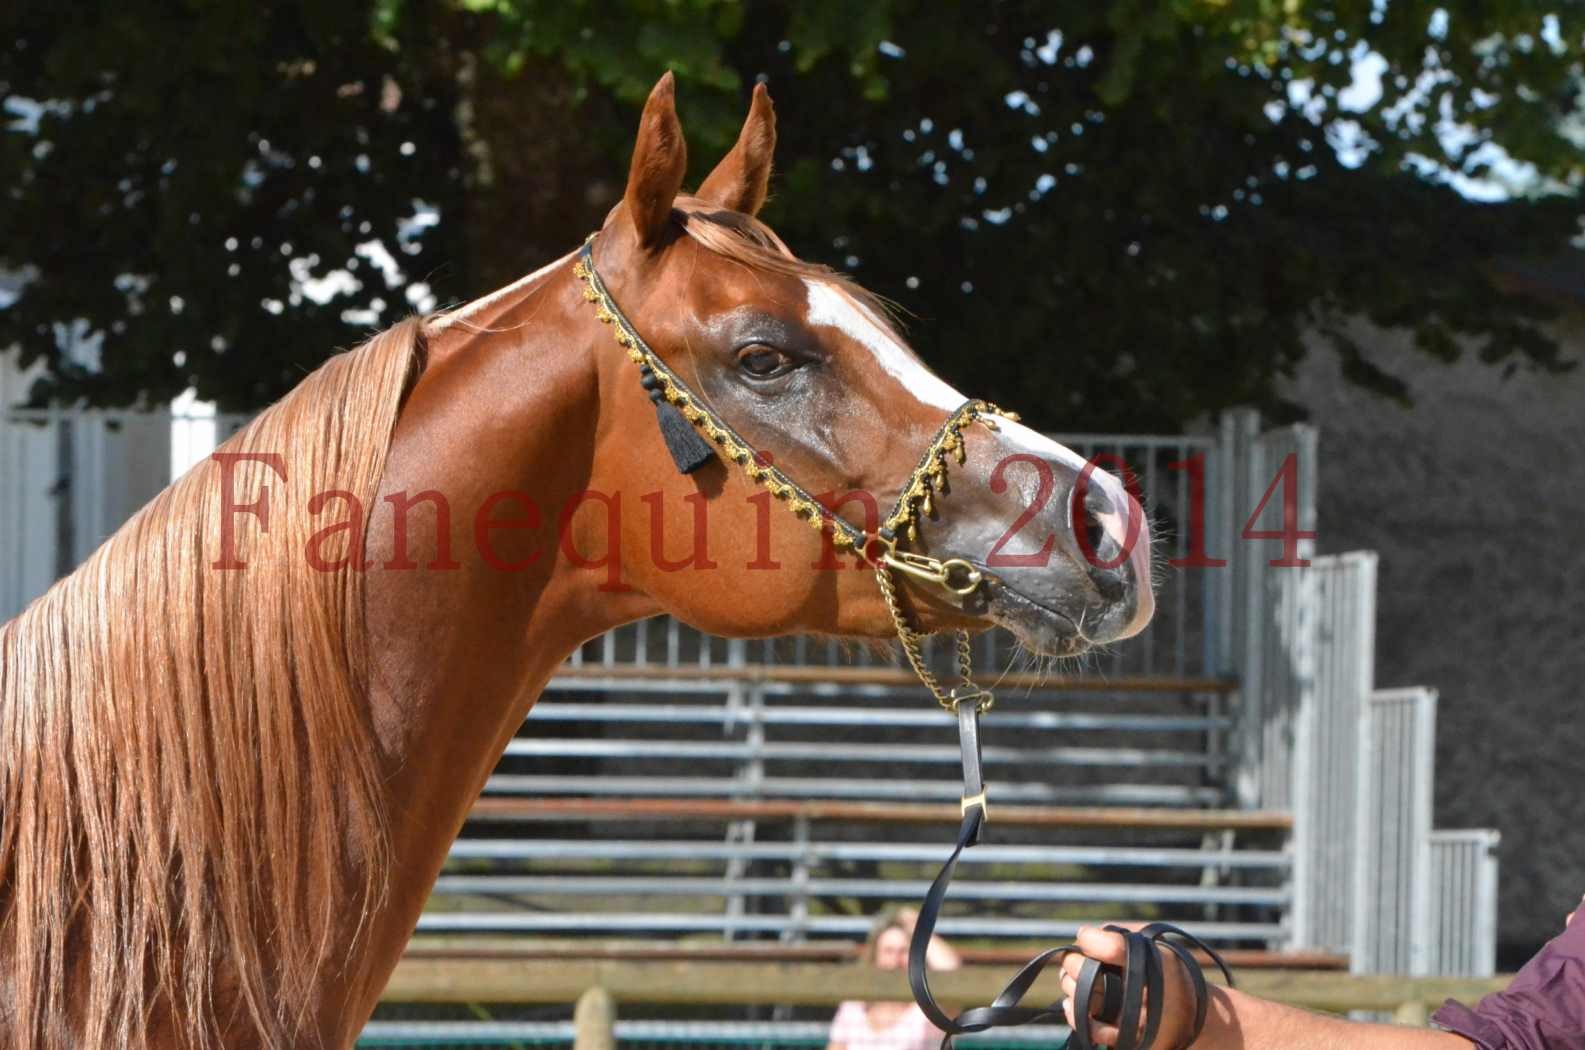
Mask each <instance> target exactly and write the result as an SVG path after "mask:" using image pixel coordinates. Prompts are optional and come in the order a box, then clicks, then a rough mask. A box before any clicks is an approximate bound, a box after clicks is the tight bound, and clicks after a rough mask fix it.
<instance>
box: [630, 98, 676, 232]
mask: <svg viewBox="0 0 1585 1050" xmlns="http://www.w3.org/2000/svg"><path fill="white" fill-rule="evenodd" d="M687 169H688V145H687V143H685V142H684V141H683V138H682V124H681V123H680V122H679V121H678V120H677V90H676V83H675V81H674V80H673V79H672V75H671V71H670V70H668V71H667V72H666V74H665V75H664V76H662V77H661V78H660V80H658V81H656V83H655V87H654V88H653V89H652V90H651V91H650V93H649V101H647V102H645V103H644V115H643V116H642V117H640V118H639V123H638V141H637V142H635V143H634V144H633V164H632V167H631V168H629V169H628V173H627V192H626V193H624V194H623V195H622V199H623V200H624V201H626V202H627V213H628V215H629V216H630V217H631V218H632V220H633V225H634V227H635V228H636V229H637V230H638V240H639V243H640V244H642V245H643V246H644V247H646V248H653V247H654V246H655V245H657V244H659V243H660V240H661V238H662V236H663V235H664V234H665V232H666V228H667V226H668V224H669V223H670V222H671V204H672V201H673V200H675V199H676V197H677V194H678V193H679V192H680V191H681V190H682V177H683V174H684V173H685V172H686V171H687Z"/></svg>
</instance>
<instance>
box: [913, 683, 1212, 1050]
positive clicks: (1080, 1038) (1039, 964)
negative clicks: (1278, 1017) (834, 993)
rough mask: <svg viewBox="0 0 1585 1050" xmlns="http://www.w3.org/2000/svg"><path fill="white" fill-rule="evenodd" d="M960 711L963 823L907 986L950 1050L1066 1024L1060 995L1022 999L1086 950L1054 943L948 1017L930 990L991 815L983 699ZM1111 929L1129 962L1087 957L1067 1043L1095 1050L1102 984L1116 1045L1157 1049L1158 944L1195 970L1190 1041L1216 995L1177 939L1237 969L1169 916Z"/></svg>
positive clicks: (920, 929) (1125, 1049)
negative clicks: (953, 899)
mask: <svg viewBox="0 0 1585 1050" xmlns="http://www.w3.org/2000/svg"><path fill="white" fill-rule="evenodd" d="M954 710H955V711H956V713H957V717H958V740H959V742H960V744H961V748H962V753H963V823H962V824H961V825H960V826H959V827H958V838H957V843H956V844H955V845H954V847H953V849H952V855H951V856H949V857H948V858H947V862H946V863H945V864H944V865H942V867H941V873H940V874H939V875H937V876H936V879H935V881H934V882H932V883H931V884H930V889H929V891H928V892H927V893H926V894H925V899H924V901H923V902H922V903H921V904H920V906H919V918H918V921H917V922H916V923H915V925H914V934H913V940H912V942H911V943H910V944H909V949H908V984H909V987H910V988H912V989H913V993H914V1001H915V1002H916V1003H918V1004H919V1009H920V1010H921V1011H923V1013H924V1015H925V1016H926V1017H927V1018H929V1019H930V1023H931V1024H933V1025H935V1026H936V1027H937V1028H939V1029H941V1031H943V1032H945V1033H946V1038H945V1039H943V1040H942V1043H941V1046H942V1050H951V1047H952V1037H953V1036H955V1035H964V1034H966V1033H970V1032H983V1031H986V1030H987V1029H990V1028H1004V1027H1012V1026H1016V1025H1025V1024H1035V1023H1039V1022H1042V1021H1045V1022H1052V1023H1063V1022H1065V1021H1066V1018H1065V1017H1064V1015H1063V1012H1062V1002H1061V1000H1060V999H1059V1000H1058V1001H1056V1002H1054V1003H1051V1004H1050V1005H1048V1006H1023V1005H1021V1003H1022V1001H1023V998H1024V996H1025V995H1026V994H1027V993H1028V992H1029V990H1030V988H1032V987H1033V986H1034V983H1035V981H1036V979H1038V978H1039V977H1040V975H1041V973H1042V972H1043V971H1044V970H1045V969H1046V967H1047V966H1049V965H1050V964H1051V963H1052V962H1057V963H1059V964H1060V963H1061V961H1062V959H1063V958H1065V957H1066V956H1067V955H1068V954H1070V953H1072V954H1080V955H1082V954H1083V953H1082V952H1080V951H1079V947H1078V945H1075V944H1068V945H1063V946H1062V947H1060V948H1049V949H1047V950H1046V951H1043V952H1041V953H1040V954H1039V955H1037V956H1035V957H1034V958H1033V959H1031V960H1029V962H1027V963H1025V964H1024V966H1023V967H1022V968H1021V969H1020V970H1019V971H1018V973H1016V974H1015V975H1014V976H1013V979H1012V980H1010V981H1008V982H1007V985H1006V986H1005V987H1004V988H1003V989H1002V991H1001V992H1000V994H998V995H997V996H996V998H995V999H994V1000H993V1001H992V1002H991V1004H990V1005H988V1006H976V1007H970V1008H969V1009H966V1010H964V1011H963V1012H962V1013H960V1014H958V1016H957V1017H949V1016H947V1012H946V1011H945V1010H944V1009H942V1007H941V1004H940V1003H938V1002H936V998H935V996H934V995H933V994H932V993H931V991H930V980H929V977H928V973H927V969H926V965H925V960H926V956H927V954H928V952H929V948H930V938H931V937H932V936H934V934H935V929H936V922H937V921H938V920H939V919H940V917H941V906H942V904H943V903H945V901H946V896H947V887H948V886H950V885H951V884H952V876H953V874H954V873H955V872H956V870H957V866H958V860H959V859H960V858H961V857H962V856H963V851H964V850H966V849H968V848H970V847H972V846H975V845H978V844H979V842H980V835H981V832H982V831H983V830H984V827H985V821H986V818H987V808H986V799H985V778H984V775H983V772H982V769H981V755H980V708H979V702H978V697H977V696H975V697H964V698H963V699H962V700H961V701H959V702H958V703H957V704H956V705H955V708H954ZM1105 929H1107V930H1108V931H1110V932H1112V933H1118V934H1121V935H1122V937H1123V943H1124V948H1125V959H1124V965H1123V966H1121V967H1118V966H1110V965H1103V964H1101V963H1099V962H1096V961H1095V960H1094V959H1089V958H1086V959H1085V960H1084V965H1083V966H1082V967H1081V968H1080V970H1079V976H1078V980H1077V981H1076V982H1075V987H1074V990H1073V1001H1074V1003H1075V1004H1076V1008H1075V1010H1074V1020H1075V1024H1074V1028H1073V1034H1072V1035H1071V1036H1070V1037H1069V1039H1068V1042H1067V1047H1068V1048H1069V1050H1097V1044H1096V1043H1095V1041H1094V1038H1093V1036H1092V1032H1091V1025H1092V1018H1091V1016H1090V1012H1089V1010H1090V1004H1091V1002H1092V1001H1093V998H1094V996H1095V993H1096V991H1097V990H1099V992H1100V996H1101V1002H1102V1006H1101V1014H1100V1018H1099V1019H1100V1020H1102V1021H1104V1022H1106V1023H1108V1024H1112V1025H1115V1026H1116V1027H1117V1028H1118V1032H1119V1034H1118V1037H1117V1042H1116V1043H1115V1044H1113V1045H1112V1050H1152V1044H1153V1043H1154V1042H1155V1040H1156V1035H1157V1034H1158V1033H1159V1031H1160V1029H1161V1000H1162V993H1163V990H1164V988H1165V977H1164V974H1163V970H1162V964H1161V954H1160V951H1159V950H1158V949H1165V950H1167V951H1170V952H1172V953H1173V955H1174V956H1175V957H1176V958H1177V960H1178V961H1179V962H1180V963H1181V964H1182V966H1183V969H1184V972H1185V973H1187V974H1188V976H1189V981H1190V985H1191V986H1192V988H1193V991H1194V1030H1193V1032H1192V1033H1191V1034H1190V1037H1189V1042H1191V1043H1192V1042H1193V1041H1194V1040H1195V1039H1197V1038H1198V1037H1199V1035H1200V1031H1201V1029H1203V1028H1204V1026H1205V1017H1206V1012H1207V1009H1208V1006H1209V1001H1210V996H1209V992H1208V989H1207V987H1206V983H1205V976H1204V974H1202V973H1201V971H1200V964H1199V962H1198V961H1197V960H1196V959H1195V958H1194V956H1193V955H1192V954H1191V953H1190V952H1189V949H1188V948H1186V947H1184V946H1183V944H1180V943H1178V942H1179V941H1184V942H1187V943H1188V944H1190V945H1193V946H1194V947H1196V948H1198V949H1200V950H1201V951H1203V952H1205V953H1206V954H1207V955H1209V956H1210V957H1211V959H1212V961H1214V962H1215V963H1216V965H1217V966H1218V967H1219V968H1220V969H1221V971H1222V974H1223V976H1225V977H1226V978H1227V983H1228V984H1229V985H1231V984H1232V983H1233V975H1232V974H1231V973H1230V972H1229V971H1228V969H1227V965H1226V964H1225V963H1224V962H1223V961H1222V957H1221V956H1219V955H1217V954H1216V952H1214V951H1212V950H1211V949H1210V948H1209V947H1207V946H1206V945H1205V944H1203V943H1202V942H1201V941H1200V940H1199V938H1197V937H1195V936H1194V935H1193V934H1190V933H1185V932H1184V931H1183V930H1180V929H1178V928H1177V927H1176V926H1171V925H1169V924H1167V923H1164V922H1153V923H1150V924H1149V925H1147V926H1145V927H1143V928H1141V929H1139V930H1137V931H1135V930H1128V929H1126V928H1124V927H1121V926H1107V927H1105ZM1141 1022H1143V1028H1141Z"/></svg>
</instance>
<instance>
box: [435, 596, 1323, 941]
mask: <svg viewBox="0 0 1585 1050" xmlns="http://www.w3.org/2000/svg"><path fill="white" fill-rule="evenodd" d="M1007 644H1008V643H1007V640H1006V639H1005V638H997V637H995V636H990V637H987V638H986V639H984V640H982V641H981V642H980V643H979V645H980V647H981V649H982V653H981V654H980V655H981V656H982V660H981V663H982V665H984V666H994V665H995V661H999V660H1001V659H1002V658H1003V657H1004V656H1005V652H1006V650H1005V647H1006V646H1007ZM796 645H797V643H795V642H792V641H786V640H784V641H781V642H777V643H769V642H766V643H761V642H741V641H737V642H726V641H723V640H719V639H707V638H701V637H700V636H698V635H696V634H694V633H693V632H691V631H690V630H688V629H687V628H684V627H682V626H681V625H678V624H677V623H675V622H674V621H670V620H666V619H664V618H662V619H658V620H655V621H651V622H649V623H646V624H640V625H634V626H632V627H629V628H625V629H624V630H623V631H622V632H617V633H616V635H615V636H614V637H612V636H607V637H606V638H604V639H600V640H597V641H596V642H594V643H591V645H589V646H587V647H585V650H584V651H583V652H581V653H580V654H578V655H577V656H576V657H575V658H574V660H573V661H572V662H570V663H569V664H568V665H567V666H566V667H565V668H564V672H563V673H562V674H561V675H559V676H558V677H557V678H556V679H555V680H553V682H552V683H551V686H550V688H549V689H548V690H547V692H546V694H545V696H544V697H542V699H541V700H540V702H539V704H538V705H537V706H536V708H535V710H534V712H533V713H532V715H531V716H530V718H529V719H528V721H527V723H526V724H525V727H524V730H523V732H522V733H521V734H520V735H519V736H518V737H517V738H516V739H514V740H513V741H512V742H511V743H510V744H509V745H508V747H507V750H506V754H505V756H504V757H503V759H502V762H501V764H500V767H499V768H498V770H497V772H496V774H495V775H494V776H493V777H492V778H491V779H490V781H489V783H488V785H487V787H486V789H485V793H484V796H483V797H482V798H481V799H480V801H479V803H478V805H477V807H476V808H475V810H474V813H473V817H472V819H471V820H470V822H469V824H468V827H467V828H466V830H465V832H464V834H463V836H462V837H461V838H460V839H459V840H458V842H457V843H456V844H455V846H454V847H453V850H452V854H451V859H450V862H449V864H448V866H447V869H446V871H445V872H444V874H442V876H441V878H440V881H439V883H438V884H437V886H436V888H435V894H434V897H433V898H432V901H431V906H430V908H429V910H428V911H427V912H426V913H425V915H424V916H423V918H422V919H421V920H420V923H419V927H418V933H419V935H420V945H421V944H422V938H423V937H424V936H426V935H455V934H463V933H467V934H478V933H496V934H502V933H514V934H525V935H534V936H540V937H545V936H569V935H579V936H607V937H609V936H645V937H670V938H677V937H683V938H692V939H695V940H699V939H710V940H715V941H719V942H720V943H722V944H726V943H728V942H743V941H769V942H772V943H774V944H781V945H798V944H805V943H809V942H811V941H813V942H818V941H821V940H823V939H832V938H836V939H841V940H842V941H844V942H845V943H847V944H849V945H851V944H852V943H854V942H855V941H856V940H858V939H861V938H862V937H863V935H864V934H865V932H866V931H867V930H868V928H869V926H870V923H871V921H872V920H871V916H872V914H873V913H874V912H875V911H876V910H878V909H879V908H881V907H883V906H884V905H886V904H892V903H904V902H915V901H917V900H918V899H919V898H920V897H921V896H922V895H923V893H924V890H925V888H926V887H927V886H928V884H929V881H930V879H931V878H932V877H933V876H934V874H935V870H936V868H937V867H939V865H940V863H941V861H942V860H943V859H944V857H945V854H946V852H947V848H948V845H949V843H950V840H951V836H952V833H953V830H954V829H955V827H956V823H957V820H958V815H959V813H958V806H957V797H958V794H959V785H958V782H957V777H958V762H959V756H958V748H957V741H956V736H955V731H954V727H953V723H952V720H951V718H950V716H948V715H947V714H946V713H945V712H943V711H942V710H940V709H939V708H938V707H937V706H936V705H935V704H934V703H933V702H932V701H931V700H930V699H929V698H928V696H926V695H924V694H923V693H922V691H921V690H920V689H919V688H918V687H917V685H916V684H915V683H914V682H913V679H912V677H911V675H910V674H909V673H908V672H906V671H905V670H902V669H899V668H897V667H895V666H892V665H890V664H888V663H884V662H881V660H880V659H877V658H876V657H875V656H874V655H873V654H871V653H869V652H868V651H864V652H862V653H859V654H852V653H850V652H847V651H845V650H842V649H840V648H839V647H835V646H826V645H825V644H824V643H808V642H806V643H804V645H803V651H802V652H801V653H799V652H798V651H797V648H796ZM997 647H1002V648H1001V650H998V648H997ZM701 654H705V655H701ZM640 656H642V657H643V659H640V658H639V657H640ZM657 657H658V659H657ZM777 658H780V659H781V661H782V662H775V661H776V660H777ZM794 659H796V660H797V662H793V661H794ZM1004 665H1005V664H1004ZM997 692H998V696H999V700H998V704H997V707H996V709H994V710H993V711H991V712H989V713H988V714H987V715H986V716H985V722H984V725H985V762H986V767H987V774H988V776H989V778H990V794H989V799H990V803H991V814H992V835H991V838H990V840H989V841H988V842H987V843H986V844H984V845H981V846H979V847H977V848H976V849H974V850H972V851H970V852H969V853H967V854H966V855H965V857H964V860H963V864H962V869H961V870H962V872H963V875H962V877H961V880H960V882H959V883H958V884H957V886H955V888H954V891H953V895H952V900H953V901H954V902H957V903H956V904H954V905H953V906H952V907H951V908H950V909H949V911H948V912H947V914H946V916H945V918H944V919H943V921H942V923H941V925H940V929H941V932H942V933H943V934H945V935H947V936H950V937H954V938H957V939H968V940H972V941H973V942H975V943H976V944H977V945H978V946H979V947H981V948H984V949H987V950H991V949H994V948H995V946H997V945H1000V944H1003V943H1006V942H1020V941H1025V940H1031V939H1041V940H1046V941H1050V940H1051V939H1053V938H1063V937H1071V935H1072V934H1073V932H1074V931H1075V930H1076V929H1077V928H1078V926H1080V925H1082V924H1084V923H1086V922H1091V921H1095V920H1097V919H1127V918H1138V919H1150V918H1164V919H1170V920H1172V921H1175V922H1178V923H1180V924H1182V925H1184V926H1185V927H1186V928H1188V929H1191V930H1194V931H1195V932H1196V933H1198V934H1200V935H1201V936H1202V937H1204V938H1205V939H1207V940H1209V941H1213V942H1217V943H1220V944H1222V945H1224V946H1231V947H1242V948H1249V949H1267V948H1274V947H1277V946H1278V945H1280V944H1281V942H1282V941H1283V939H1284V938H1285V936H1286V930H1285V927H1284V916H1285V914H1286V910H1287V905H1288V899H1289V891H1288V888H1287V887H1288V882H1289V878H1288V868H1289V863H1290V860H1289V856H1288V853H1287V851H1286V842H1287V834H1288V831H1289V828H1290V826H1291V821H1290V820H1289V818H1288V816H1287V815H1286V814H1283V813H1267V812H1261V811H1252V810H1239V809H1230V808H1227V805H1228V801H1229V799H1230V798H1231V785H1230V782H1229V769H1228V763H1227V760H1226V755H1225V748H1224V743H1225V741H1226V740H1227V739H1228V738H1229V736H1230V734H1231V729H1232V721H1231V715H1230V711H1229V707H1230V705H1231V704H1232V702H1233V695H1234V693H1233V689H1232V686H1231V684H1230V683H1229V682H1226V681H1223V680H1218V679H1211V678H1189V677H1174V676H1142V675H1138V674H1130V673H1128V668H1126V667H1124V668H1123V669H1122V671H1121V673H1118V674H1116V675H1107V676H1104V677H1103V676H1099V675H1092V676H1080V677H1043V676H1040V675H1035V674H1030V673H1009V674H1005V675H1003V676H1002V678H1001V680H1000V682H999V684H998V686H997Z"/></svg>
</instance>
